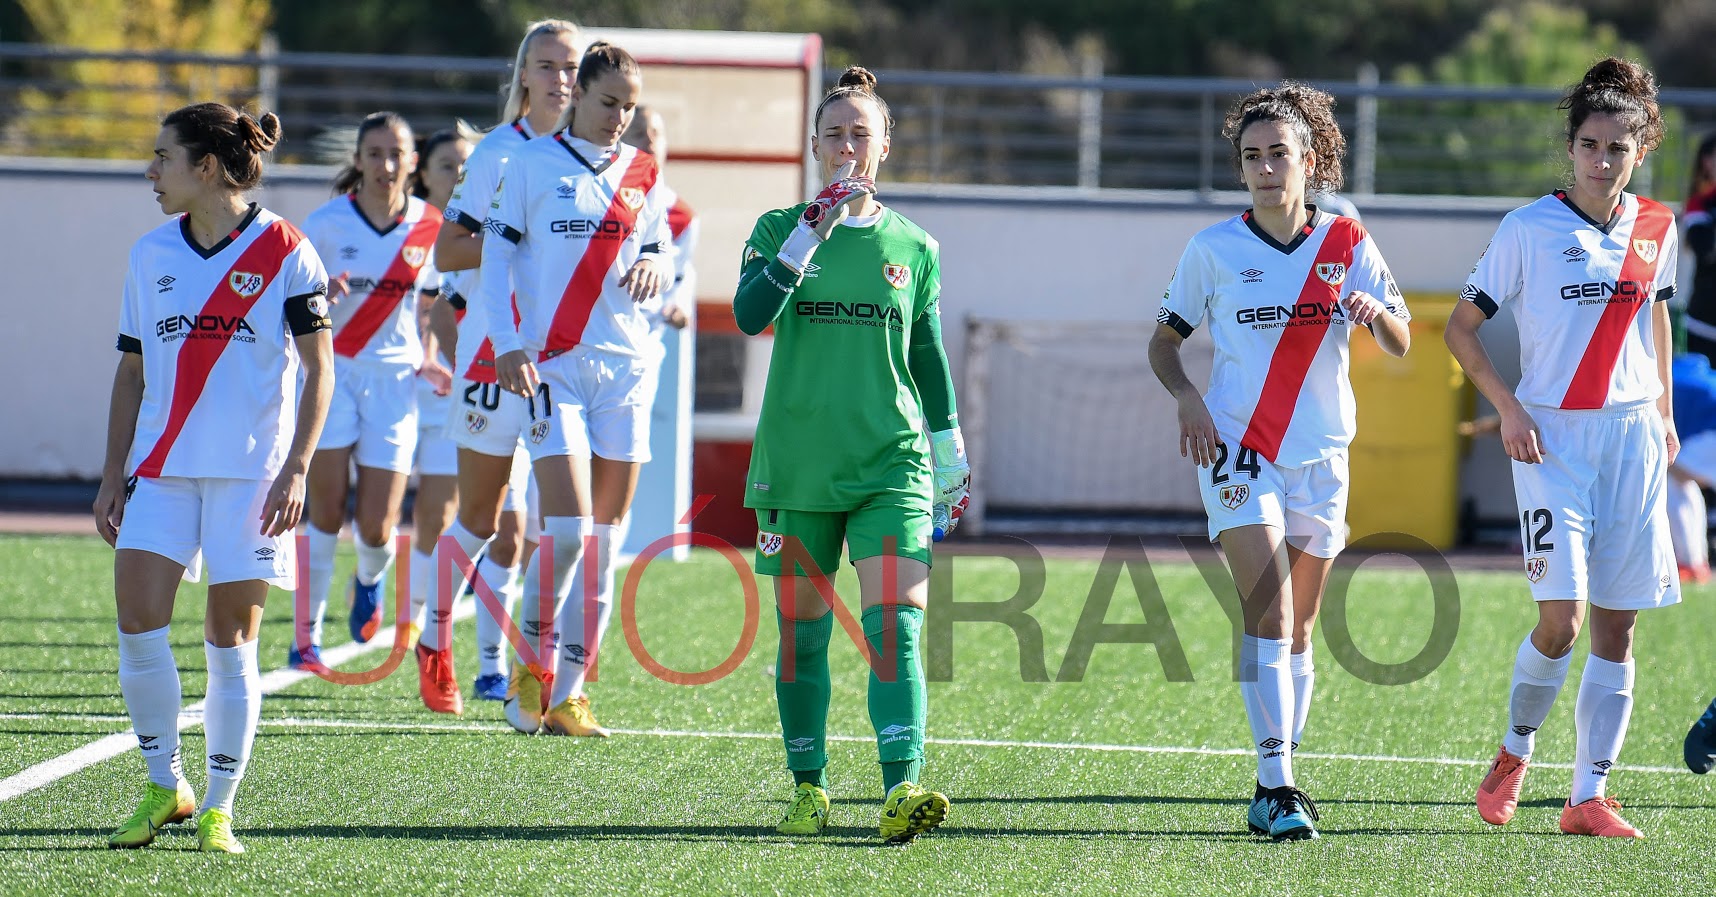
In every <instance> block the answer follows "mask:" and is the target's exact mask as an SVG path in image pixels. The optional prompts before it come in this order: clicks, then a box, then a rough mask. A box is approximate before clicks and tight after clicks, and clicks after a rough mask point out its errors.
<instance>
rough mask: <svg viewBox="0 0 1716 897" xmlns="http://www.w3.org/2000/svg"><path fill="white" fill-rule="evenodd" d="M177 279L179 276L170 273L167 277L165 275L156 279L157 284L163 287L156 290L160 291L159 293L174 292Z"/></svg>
mask: <svg viewBox="0 0 1716 897" xmlns="http://www.w3.org/2000/svg"><path fill="white" fill-rule="evenodd" d="M176 280H178V278H176V277H174V276H173V275H171V274H169V275H167V276H166V277H163V278H161V279H160V280H157V281H155V285H156V286H158V287H160V288H161V289H159V290H157V291H156V292H159V293H170V292H172V291H173V282H174V281H176Z"/></svg>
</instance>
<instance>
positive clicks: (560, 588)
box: [518, 517, 593, 673]
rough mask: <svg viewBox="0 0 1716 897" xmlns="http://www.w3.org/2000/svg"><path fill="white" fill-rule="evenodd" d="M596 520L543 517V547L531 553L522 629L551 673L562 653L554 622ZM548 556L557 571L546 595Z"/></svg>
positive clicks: (521, 609) (527, 570) (524, 595)
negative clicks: (544, 570) (544, 568)
mask: <svg viewBox="0 0 1716 897" xmlns="http://www.w3.org/2000/svg"><path fill="white" fill-rule="evenodd" d="M592 523H593V521H592V520H591V519H590V518H589V517H544V518H542V547H541V548H539V549H537V551H536V553H535V554H532V555H531V556H530V564H529V566H527V567H526V568H525V571H524V594H523V595H522V596H521V597H522V599H523V607H521V608H519V614H518V616H519V619H520V620H521V621H522V622H520V623H519V629H520V630H522V631H523V632H524V641H525V644H527V645H529V646H530V649H531V650H532V651H535V652H536V653H537V655H538V657H539V659H540V660H541V663H542V667H543V668H544V669H545V670H547V671H548V672H550V673H552V672H554V669H555V656H556V655H557V654H558V653H559V652H558V651H557V650H556V647H555V646H556V641H557V639H556V636H555V635H554V633H553V626H554V621H555V619H556V618H557V617H558V616H559V614H560V605H561V603H562V602H563V601H565V600H566V595H567V593H568V592H570V591H572V586H573V582H572V569H573V568H574V567H576V566H577V565H578V556H579V555H580V554H582V553H583V551H584V537H585V536H587V535H589V533H590V527H591V524H592ZM550 544H552V546H553V547H552V550H550ZM548 555H552V557H548ZM545 557H546V559H547V563H548V565H549V569H550V570H551V571H552V572H553V591H552V592H551V593H549V594H548V595H546V596H545V595H543V594H542V565H543V563H544V559H545ZM545 605H546V606H545Z"/></svg>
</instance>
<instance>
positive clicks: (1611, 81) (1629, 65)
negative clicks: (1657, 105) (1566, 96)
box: [1574, 56, 1656, 101]
mask: <svg viewBox="0 0 1716 897" xmlns="http://www.w3.org/2000/svg"><path fill="white" fill-rule="evenodd" d="M1601 90H1617V91H1620V92H1621V93H1624V94H1627V95H1629V96H1633V97H1637V98H1638V99H1640V100H1644V101H1650V100H1654V99H1656V79H1655V78H1653V77H1651V73H1650V72H1648V71H1646V70H1645V68H1644V66H1642V65H1639V64H1638V63H1636V62H1630V61H1628V60H1625V59H1622V58H1620V57H1618V56H1610V57H1609V58H1607V59H1604V60H1602V61H1600V62H1598V63H1597V64H1596V65H1593V66H1591V70H1590V71H1588V72H1586V73H1585V78H1584V80H1582V81H1580V82H1579V86H1578V87H1576V88H1574V92H1576V93H1583V94H1587V95H1589V94H1592V93H1596V92H1597V91H1601Z"/></svg>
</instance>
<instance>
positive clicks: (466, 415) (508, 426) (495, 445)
mask: <svg viewBox="0 0 1716 897" xmlns="http://www.w3.org/2000/svg"><path fill="white" fill-rule="evenodd" d="M452 398H453V401H452V403H451V404H450V405H449V406H448V412H447V419H446V420H447V434H448V435H449V436H451V437H452V439H453V444H454V445H457V446H458V447H459V448H466V449H470V450H471V451H473V452H476V453H478V454H480V455H490V456H493V457H496V458H505V457H508V456H510V455H512V454H514V453H515V452H517V451H518V450H519V448H520V447H521V445H522V443H521V442H520V441H519V440H520V439H521V438H522V437H523V436H524V431H525V429H526V428H527V427H528V426H529V425H530V404H529V403H528V402H526V401H525V400H524V397H523V396H521V395H516V394H514V393H510V392H507V391H505V390H503V389H501V388H500V387H499V386H497V385H495V384H493V383H473V382H471V381H470V380H466V379H465V378H463V377H455V378H453V396H452Z"/></svg>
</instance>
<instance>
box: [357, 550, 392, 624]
mask: <svg viewBox="0 0 1716 897" xmlns="http://www.w3.org/2000/svg"><path fill="white" fill-rule="evenodd" d="M398 535H399V530H398V529H395V530H393V531H392V532H389V533H388V534H387V538H385V539H383V540H381V544H380V545H365V544H364V542H363V539H353V540H352V547H354V548H356V549H357V578H358V582H360V583H363V584H364V585H366V586H373V585H375V584H376V583H378V582H381V578H382V577H383V576H386V575H387V569H388V568H389V567H392V566H393V552H394V547H393V540H394V537H396V536H398ZM383 604H386V602H385V601H384V602H383ZM383 616H386V615H385V614H383Z"/></svg>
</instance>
